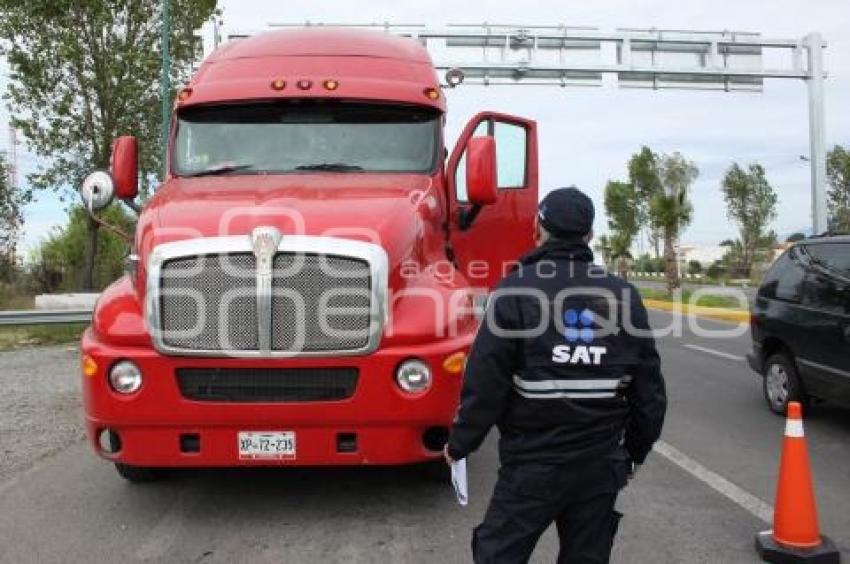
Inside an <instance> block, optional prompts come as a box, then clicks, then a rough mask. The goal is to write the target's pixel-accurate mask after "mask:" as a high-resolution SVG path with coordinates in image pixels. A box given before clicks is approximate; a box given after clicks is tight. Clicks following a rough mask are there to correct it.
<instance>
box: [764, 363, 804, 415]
mask: <svg viewBox="0 0 850 564" xmlns="http://www.w3.org/2000/svg"><path fill="white" fill-rule="evenodd" d="M764 399H765V400H766V401H767V406H768V407H769V408H770V410H771V411H772V412H774V413H776V414H777V415H783V416H784V415H785V410H786V408H787V407H788V402H789V401H798V402H800V403H802V404H803V407H807V406H808V404H809V397H808V395H806V392H805V391H804V390H803V386H802V383H801V382H800V376H799V375H798V374H797V367H796V366H794V361H793V360H791V358H790V357H789V356H788V355H787V354H785V353H778V354H775V355H772V356H771V357H770V358H768V359H767V362H765V363H764Z"/></svg>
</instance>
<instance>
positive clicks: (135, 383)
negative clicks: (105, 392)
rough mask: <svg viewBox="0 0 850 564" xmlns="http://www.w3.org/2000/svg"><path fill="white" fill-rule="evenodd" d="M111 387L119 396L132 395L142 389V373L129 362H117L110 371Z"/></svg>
mask: <svg viewBox="0 0 850 564" xmlns="http://www.w3.org/2000/svg"><path fill="white" fill-rule="evenodd" d="M109 385H110V386H111V387H112V389H113V390H115V391H116V392H118V393H119V394H132V393H134V392H136V391H138V389H139V388H141V387H142V371H141V370H139V367H138V366H136V365H135V364H134V363H132V362H130V361H129V360H122V361H120V362H116V363H115V364H114V365H113V366H112V369H111V370H110V371H109Z"/></svg>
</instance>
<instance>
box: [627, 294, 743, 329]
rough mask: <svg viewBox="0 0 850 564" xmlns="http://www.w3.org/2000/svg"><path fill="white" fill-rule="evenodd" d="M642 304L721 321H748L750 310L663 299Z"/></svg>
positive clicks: (652, 307) (646, 301)
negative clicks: (697, 304) (696, 304)
mask: <svg viewBox="0 0 850 564" xmlns="http://www.w3.org/2000/svg"><path fill="white" fill-rule="evenodd" d="M643 305H645V306H646V307H648V308H651V309H660V310H662V311H672V312H674V313H679V314H682V315H697V316H700V317H710V318H712V319H720V320H721V321H730V322H732V323H749V322H750V312H749V311H746V310H742V309H728V308H722V307H704V306H695V305H690V304H683V303H679V302H667V301H663V300H648V299H644V300H643Z"/></svg>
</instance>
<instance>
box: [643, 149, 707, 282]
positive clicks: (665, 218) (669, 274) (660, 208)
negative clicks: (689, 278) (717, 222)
mask: <svg viewBox="0 0 850 564" xmlns="http://www.w3.org/2000/svg"><path fill="white" fill-rule="evenodd" d="M698 175H699V169H698V168H697V167H696V165H695V164H694V163H693V162H691V161H689V160H687V159H686V158H685V157H683V156H682V155H681V153H679V152H674V153H673V154H664V155H661V158H660V159H659V162H658V176H659V179H660V180H661V186H662V187H663V188H664V190H663V192H660V193H656V194H655V195H653V196H652V199H651V200H650V202H649V216H650V218H651V221H652V223H653V225H654V226H655V227H657V228H658V229H659V230H660V231H661V233H662V238H663V241H664V262H665V268H664V270H665V278H666V280H667V291H668V292H673V290H675V289H676V288H678V287H679V286H681V285H682V281H681V278H680V275H679V268H678V266H679V265H678V264H677V256H676V254H677V253H676V248H675V246H676V244H677V242H678V240H679V233H680V232H681V230H682V228H683V227H685V226H687V225H688V224H689V223H690V222H691V220H692V219H693V211H694V208H693V206H692V205H691V203H690V201H689V200H688V190H689V189H690V187H691V184H693V182H694V180H696V178H697V176H698Z"/></svg>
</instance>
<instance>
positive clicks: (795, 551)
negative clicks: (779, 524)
mask: <svg viewBox="0 0 850 564" xmlns="http://www.w3.org/2000/svg"><path fill="white" fill-rule="evenodd" d="M756 551H757V552H758V553H759V556H761V559H762V560H764V561H765V562H773V563H774V564H796V563H798V562H805V563H811V564H840V563H841V554H839V552H838V549H837V548H835V544H833V542H832V541H831V540H829V539H828V538H826V537H821V543H820V546H817V547H815V548H791V547H787V546H782V545H781V544H778V543H777V542H776V541H775V540H773V533H772V531H765V532H763V533H759V534H757V535H756Z"/></svg>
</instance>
